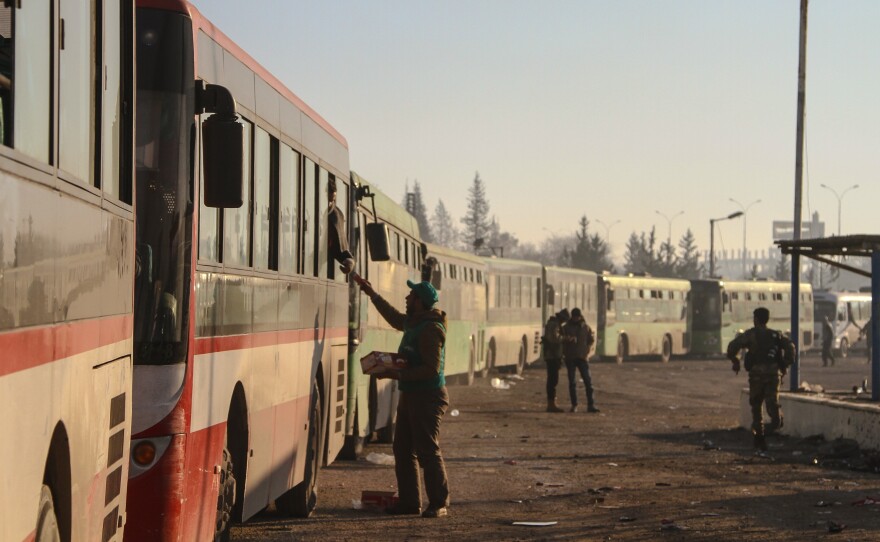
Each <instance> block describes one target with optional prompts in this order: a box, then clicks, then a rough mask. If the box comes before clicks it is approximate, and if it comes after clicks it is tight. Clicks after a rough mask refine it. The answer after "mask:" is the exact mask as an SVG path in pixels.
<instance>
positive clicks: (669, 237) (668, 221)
mask: <svg viewBox="0 0 880 542" xmlns="http://www.w3.org/2000/svg"><path fill="white" fill-rule="evenodd" d="M654 212H655V213H657V214H658V215H660V216H662V217H663V218H665V219H666V225H667V227H668V229H667V233H666V243H667V244H668V245H670V246H671V245H672V221H673V220H675V219H676V218H678V217H680V216H681V215H683V214H684V211H679V212H677V213H675V214H674V215H672V217H668V216H666V215H665V214H663V213H661V212H660V211H657V210H655V211H654Z"/></svg>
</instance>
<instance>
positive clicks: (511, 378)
mask: <svg viewBox="0 0 880 542" xmlns="http://www.w3.org/2000/svg"><path fill="white" fill-rule="evenodd" d="M504 380H518V381H523V380H525V378H523V377H522V376H520V375H507V376H505V377H504Z"/></svg>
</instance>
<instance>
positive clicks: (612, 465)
mask: <svg viewBox="0 0 880 542" xmlns="http://www.w3.org/2000/svg"><path fill="white" fill-rule="evenodd" d="M607 465H608V466H609V467H616V466H617V463H608V464H607Z"/></svg>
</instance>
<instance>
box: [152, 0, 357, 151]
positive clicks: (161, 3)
mask: <svg viewBox="0 0 880 542" xmlns="http://www.w3.org/2000/svg"><path fill="white" fill-rule="evenodd" d="M137 6H138V7H148V8H156V9H164V10H168V11H178V12H180V13H184V14H187V15H189V16H190V18H191V19H192V20H193V32H194V33H195V31H196V30H201V31H203V32H204V33H205V34H207V35H208V36H210V37H211V38H212V39H213V40H214V41H216V42H217V43H218V44H220V45H221V46H222V47H223V48H224V49H226V50H227V51H229V52H230V53H232V55H233V56H235V58H237V59H238V60H239V61H240V62H242V63H243V64H244V65H246V66H247V67H248V68H250V69H251V70H252V71H253V72H254V73H256V74H257V75H259V76H260V77H262V78H263V80H264V81H266V83H268V84H269V85H270V86H271V87H272V88H273V89H275V91H277V92H278V93H279V94H281V95H282V96H283V97H284V98H286V99H287V100H288V101H290V102H291V103H293V104H294V105H295V106H296V107H297V108H299V109H300V111H302V112H303V113H305V114H306V115H307V116H308V117H309V118H310V119H312V120H313V121H314V122H315V123H316V124H317V125H318V126H320V127H321V128H323V129H324V130H325V131H326V132H327V133H328V134H330V135H331V136H332V137H333V139H335V140H336V141H338V142H339V143H340V144H341V145H342V146H343V147H345V148H346V149H348V141H346V139H345V138H344V137H343V136H342V134H341V133H339V132H338V131H337V130H336V128H334V127H333V126H332V125H331V124H330V123H329V122H327V121H326V120H325V119H324V117H322V116H321V115H319V114H318V113H317V111H315V110H314V109H312V108H311V107H309V105H308V104H306V103H305V102H304V101H303V100H302V99H301V98H300V97H299V96H297V95H296V94H294V93H293V91H291V90H290V89H289V88H287V86H285V85H284V83H282V82H281V81H280V80H279V79H278V78H277V77H275V76H274V75H272V74H271V73H270V72H269V71H268V70H267V69H266V68H264V67H263V66H262V65H261V64H260V63H259V62H257V61H256V60H255V59H254V58H253V57H252V56H251V55H249V54H248V53H247V52H245V50H244V49H242V48H241V47H239V46H238V44H236V43H235V42H234V41H232V39H231V38H230V37H229V36H227V35H226V34H224V33H223V32H222V31H221V30H220V29H219V28H217V27H216V26H214V24H213V23H212V22H211V21H209V20H208V19H207V18H206V17H205V16H204V15H202V13H201V12H200V11H199V10H198V8H196V7H195V6H194V5H193V4H192V3H191V2H188V1H186V0H137Z"/></svg>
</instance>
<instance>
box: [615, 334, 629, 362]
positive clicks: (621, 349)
mask: <svg viewBox="0 0 880 542" xmlns="http://www.w3.org/2000/svg"><path fill="white" fill-rule="evenodd" d="M626 346H627V345H626V336H625V335H621V336H620V337H618V338H617V357H616V358H615V359H614V361H616V362H617V363H623V360H624V359H626V354H627V352H626Z"/></svg>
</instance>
